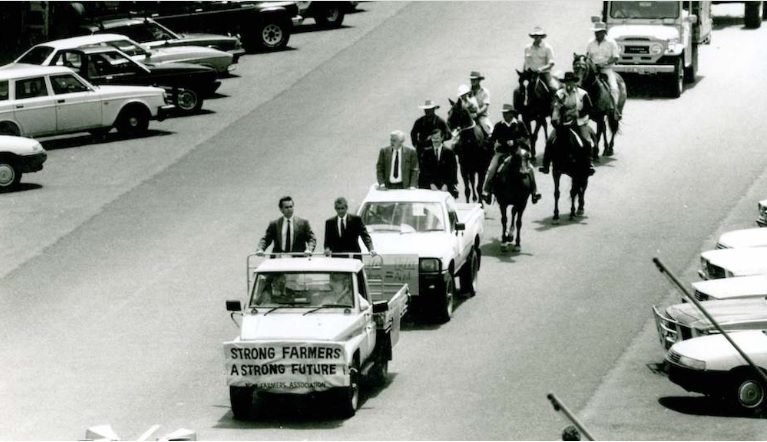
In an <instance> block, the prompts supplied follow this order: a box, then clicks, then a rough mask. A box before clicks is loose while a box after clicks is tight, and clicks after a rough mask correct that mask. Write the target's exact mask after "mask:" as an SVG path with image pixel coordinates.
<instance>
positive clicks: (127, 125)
mask: <svg viewBox="0 0 767 442" xmlns="http://www.w3.org/2000/svg"><path fill="white" fill-rule="evenodd" d="M147 129H149V112H148V111H147V110H146V109H142V108H138V107H131V108H127V109H123V111H122V112H120V116H119V117H118V118H117V132H119V133H120V134H122V135H125V136H128V137H133V136H139V135H144V134H146V131H147Z"/></svg>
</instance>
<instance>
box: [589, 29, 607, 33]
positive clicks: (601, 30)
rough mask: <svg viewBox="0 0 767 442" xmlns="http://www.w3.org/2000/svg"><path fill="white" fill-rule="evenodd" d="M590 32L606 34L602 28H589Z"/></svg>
mask: <svg viewBox="0 0 767 442" xmlns="http://www.w3.org/2000/svg"><path fill="white" fill-rule="evenodd" d="M591 32H607V29H604V28H591Z"/></svg>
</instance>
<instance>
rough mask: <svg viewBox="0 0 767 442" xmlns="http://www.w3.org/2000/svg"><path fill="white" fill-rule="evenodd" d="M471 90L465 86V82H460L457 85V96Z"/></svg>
mask: <svg viewBox="0 0 767 442" xmlns="http://www.w3.org/2000/svg"><path fill="white" fill-rule="evenodd" d="M469 92H471V89H469V86H466V85H465V84H462V85H460V86H458V96H459V97H461V96H463V95H466V94H468V93H469Z"/></svg>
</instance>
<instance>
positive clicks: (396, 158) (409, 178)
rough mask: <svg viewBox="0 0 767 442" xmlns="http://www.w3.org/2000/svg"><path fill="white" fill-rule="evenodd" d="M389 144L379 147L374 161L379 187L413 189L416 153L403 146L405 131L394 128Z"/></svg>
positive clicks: (416, 163) (416, 167)
mask: <svg viewBox="0 0 767 442" xmlns="http://www.w3.org/2000/svg"><path fill="white" fill-rule="evenodd" d="M389 140H390V144H389V146H386V147H383V148H381V150H380V151H379V152H378V161H377V162H376V179H377V180H378V187H379V189H382V190H385V189H415V188H416V186H417V185H418V154H417V153H416V152H415V149H413V148H412V147H408V146H405V145H404V143H405V133H404V132H402V131H401V130H395V131H394V132H392V133H391V135H390V136H389Z"/></svg>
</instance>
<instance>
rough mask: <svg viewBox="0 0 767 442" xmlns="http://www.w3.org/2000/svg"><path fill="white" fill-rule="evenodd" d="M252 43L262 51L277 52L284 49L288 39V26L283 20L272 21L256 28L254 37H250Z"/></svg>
mask: <svg viewBox="0 0 767 442" xmlns="http://www.w3.org/2000/svg"><path fill="white" fill-rule="evenodd" d="M250 39H251V40H255V41H252V43H255V45H256V46H257V48H258V49H261V50H264V51H277V50H280V49H283V48H285V47H286V46H287V45H288V40H289V39H290V31H289V27H288V24H286V22H285V21H284V20H277V19H272V20H271V21H266V22H265V23H262V24H260V25H259V26H258V29H257V31H256V33H255V35H251V38H250Z"/></svg>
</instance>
